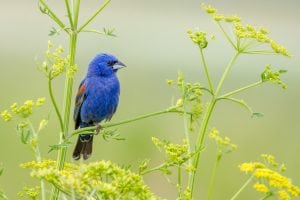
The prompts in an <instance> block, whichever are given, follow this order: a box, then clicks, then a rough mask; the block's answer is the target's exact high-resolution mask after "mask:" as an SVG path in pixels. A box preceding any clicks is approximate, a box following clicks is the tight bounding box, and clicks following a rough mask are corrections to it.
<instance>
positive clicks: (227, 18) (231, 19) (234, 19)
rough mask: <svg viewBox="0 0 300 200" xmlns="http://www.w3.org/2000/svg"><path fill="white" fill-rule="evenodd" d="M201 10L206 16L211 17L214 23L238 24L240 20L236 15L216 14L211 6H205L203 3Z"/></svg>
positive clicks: (216, 11)
mask: <svg viewBox="0 0 300 200" xmlns="http://www.w3.org/2000/svg"><path fill="white" fill-rule="evenodd" d="M201 7H202V9H203V10H204V11H205V12H207V13H208V14H210V15H212V17H213V18H214V20H216V21H218V22H219V21H222V20H224V21H226V22H240V21H241V18H240V17H239V16H237V15H231V16H225V15H223V14H220V13H218V10H217V9H216V8H214V7H212V6H211V5H206V4H204V3H202V4H201Z"/></svg>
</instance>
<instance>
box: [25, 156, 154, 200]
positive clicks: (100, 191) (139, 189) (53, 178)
mask: <svg viewBox="0 0 300 200" xmlns="http://www.w3.org/2000/svg"><path fill="white" fill-rule="evenodd" d="M21 167H23V168H26V169H30V170H31V176H33V177H37V178H39V179H43V180H45V181H47V182H49V183H51V184H53V185H54V186H55V187H56V188H58V189H59V190H60V191H62V192H64V194H65V195H67V196H69V197H70V198H73V197H76V199H92V198H95V199H128V200H129V199H159V198H158V197H157V196H155V195H154V194H152V193H151V192H150V190H149V188H148V187H147V186H146V185H145V184H144V182H143V180H142V177H141V176H139V175H138V174H135V173H132V172H131V171H129V170H128V169H123V168H121V167H119V166H117V165H116V164H113V163H112V162H110V161H98V162H92V163H89V164H81V165H76V164H70V163H65V167H64V169H63V170H60V171H58V170H56V161H53V160H43V161H42V162H41V163H37V162H36V161H32V162H28V163H24V164H21Z"/></svg>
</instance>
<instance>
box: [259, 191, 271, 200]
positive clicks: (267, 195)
mask: <svg viewBox="0 0 300 200" xmlns="http://www.w3.org/2000/svg"><path fill="white" fill-rule="evenodd" d="M271 196H273V193H272V192H268V193H267V194H266V195H265V196H263V197H262V198H260V199H259V200H266V199H268V198H269V197H271Z"/></svg>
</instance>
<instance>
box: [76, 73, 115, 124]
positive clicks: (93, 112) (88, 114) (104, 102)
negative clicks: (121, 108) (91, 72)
mask: <svg viewBox="0 0 300 200" xmlns="http://www.w3.org/2000/svg"><path fill="white" fill-rule="evenodd" d="M119 94H120V84H119V81H118V79H117V77H116V76H115V75H113V76H110V77H88V78H86V99H85V100H84V102H83V103H82V107H81V110H80V117H81V121H82V122H84V123H88V124H91V123H93V124H94V123H99V122H101V121H102V120H110V118H111V117H112V115H113V114H114V112H115V111H116V109H117V106H118V103H119Z"/></svg>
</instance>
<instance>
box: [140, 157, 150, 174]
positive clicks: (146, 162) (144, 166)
mask: <svg viewBox="0 0 300 200" xmlns="http://www.w3.org/2000/svg"><path fill="white" fill-rule="evenodd" d="M149 162H150V159H145V160H143V161H142V162H141V164H140V165H139V174H141V173H142V172H143V171H145V170H146V169H147V168H148V165H149Z"/></svg>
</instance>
